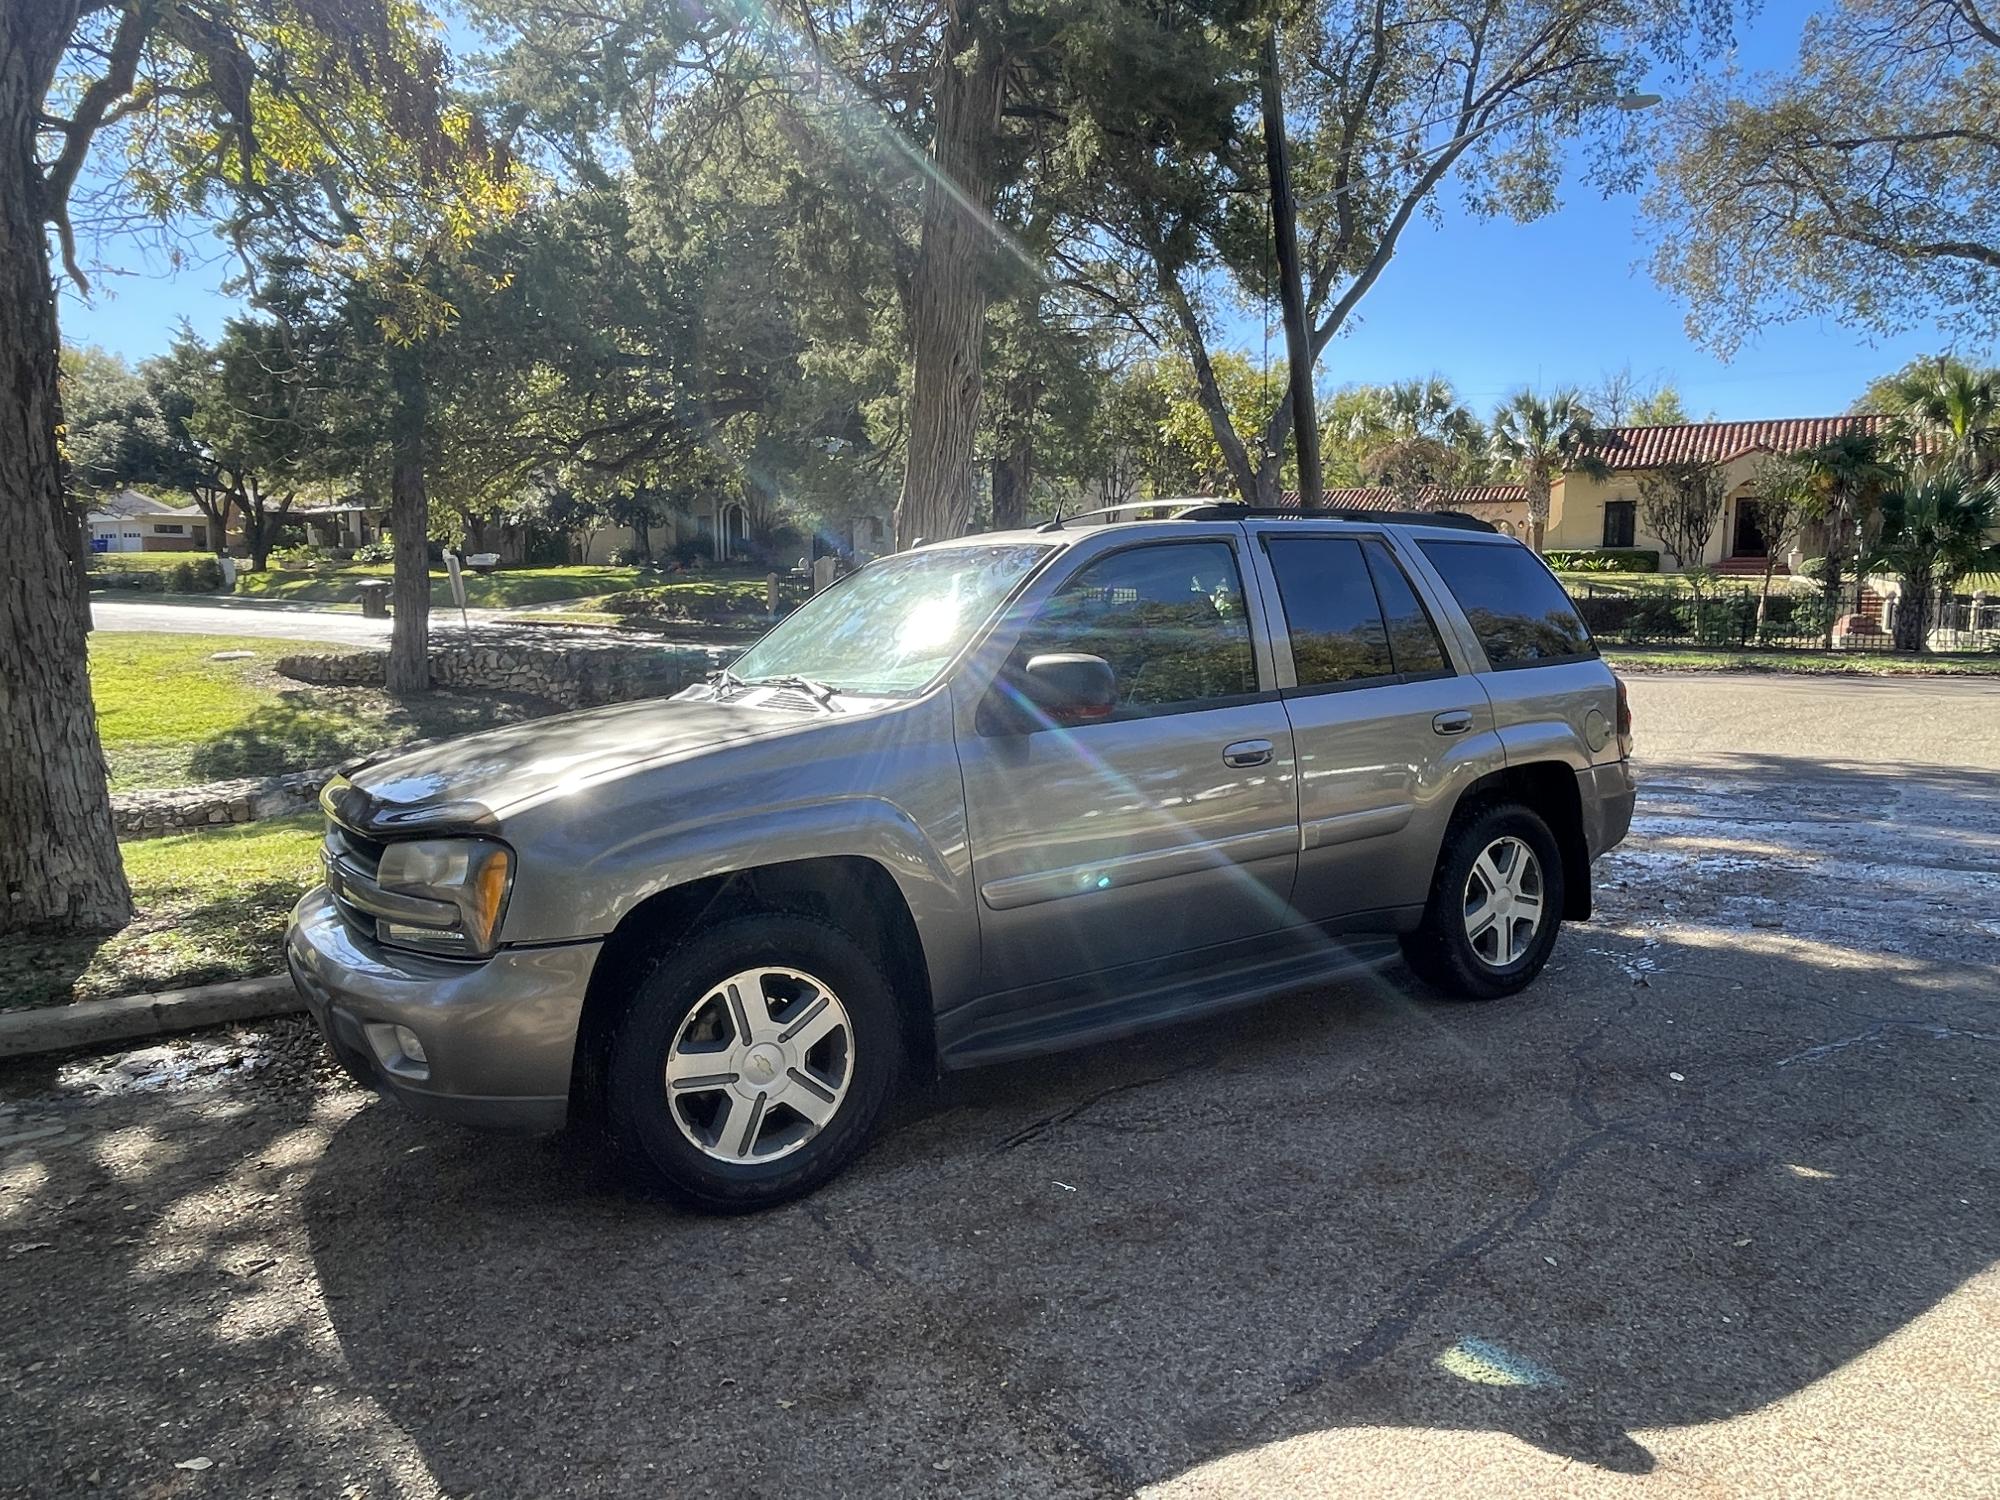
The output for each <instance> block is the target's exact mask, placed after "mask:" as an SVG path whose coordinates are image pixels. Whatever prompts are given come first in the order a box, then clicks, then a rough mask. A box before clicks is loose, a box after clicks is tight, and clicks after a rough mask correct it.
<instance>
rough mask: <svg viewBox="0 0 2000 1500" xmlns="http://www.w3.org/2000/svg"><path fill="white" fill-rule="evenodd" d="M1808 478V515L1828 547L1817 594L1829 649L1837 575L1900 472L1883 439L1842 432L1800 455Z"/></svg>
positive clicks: (1837, 603)
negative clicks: (1820, 596)
mask: <svg viewBox="0 0 2000 1500" xmlns="http://www.w3.org/2000/svg"><path fill="white" fill-rule="evenodd" d="M1799 458H1800V460H1801V461H1802V462H1803V463H1804V464H1805V466H1806V471H1807V474H1808V475H1809V476H1810V479H1809V482H1810V485H1811V490H1810V499H1809V500H1808V502H1807V514H1808V515H1809V516H1810V517H1811V518H1812V519H1813V520H1815V521H1817V522H1819V525H1820V531H1821V534H1822V536H1823V538H1824V540H1825V546H1826V572H1825V574H1824V576H1823V577H1822V579H1821V590H1822V593H1823V595H1824V598H1825V603H1826V610H1825V614H1826V624H1825V635H1824V639H1823V644H1824V645H1826V646H1827V647H1828V648H1829V649H1830V648H1831V647H1832V645H1833V625H1834V619H1835V617H1836V616H1837V615H1838V614H1839V613H1840V590H1841V583H1842V577H1841V570H1842V567H1843V565H1844V564H1845V562H1846V560H1847V557H1848V556H1849V554H1850V553H1853V552H1855V551H1856V550H1857V548H1858V545H1859V539H1860V535H1861V529H1862V524H1863V523H1864V522H1865V521H1866V520H1867V518H1868V514H1869V512H1871V511H1872V510H1873V509H1874V508H1875V507H1876V505H1877V504H1878V503H1879V502H1880V500H1881V497H1882V492H1883V491H1884V490H1886V489H1887V488H1888V487H1889V486H1890V485H1892V484H1895V483H1896V482H1897V481H1898V480H1899V479H1900V478H1901V477H1902V473H1901V471H1900V470H1899V469H1898V468H1897V467H1896V465H1895V464H1894V463H1892V462H1891V461H1890V459H1889V456H1888V452H1887V448H1886V446H1885V445H1884V443H1883V441H1882V439H1881V438H1880V437H1879V436H1877V435H1876V434H1875V433H1872V432H1861V431H1852V432H1843V433H1842V434H1841V435H1840V436H1839V437H1836V438H1829V439H1828V440H1827V441H1826V442H1824V443H1821V444H1820V445H1819V446H1818V447H1817V448H1809V449H1807V450H1806V451H1805V452H1804V453H1802V454H1800V455H1799Z"/></svg>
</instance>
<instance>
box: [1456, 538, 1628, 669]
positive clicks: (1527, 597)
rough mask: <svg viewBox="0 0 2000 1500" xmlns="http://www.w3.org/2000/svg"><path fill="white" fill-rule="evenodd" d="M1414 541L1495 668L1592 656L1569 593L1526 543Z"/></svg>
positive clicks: (1588, 634) (1528, 665)
mask: <svg viewBox="0 0 2000 1500" xmlns="http://www.w3.org/2000/svg"><path fill="white" fill-rule="evenodd" d="M1420 545H1421V546H1422V547H1423V549H1424V556H1426V557H1428V558H1429V559H1430V560H1431V563H1432V565H1433V566H1434V567H1436V569H1437V570H1438V572H1440V573H1442V574H1443V575H1444V581H1445V583H1446V584H1447V585H1448V586H1449V587H1450V589H1451V591H1452V593H1453V595H1454V596H1456V598H1457V599H1458V604H1459V608H1461V609H1463V610H1464V611H1465V617H1466V619H1468V620H1469V621H1471V622H1472V631H1473V634H1474V635H1476V636H1478V637H1479V644H1480V645H1482V646H1484V647H1485V648H1486V659H1487V660H1488V661H1489V662H1491V663H1492V664H1493V665H1494V666H1495V667H1532V666H1536V665H1538V664H1540V663H1545V662H1556V661H1577V660H1579V659H1581V658H1585V657H1591V656H1595V655H1596V654H1597V648H1596V647H1595V646H1594V645H1592V644H1591V640H1590V632H1589V631H1588V630H1586V629H1584V627H1583V621H1582V620H1581V619H1579V618H1578V617H1577V613H1576V606H1575V605H1573V604H1571V603H1570V600H1569V595H1568V594H1565V593H1564V592H1563V590H1562V585H1561V584H1559V583H1557V582H1556V581H1555V578H1554V576H1553V575H1552V574H1551V573H1550V572H1549V570H1548V569H1547V568H1545V567H1543V566H1542V560H1541V559H1540V558H1538V557H1536V556H1535V554H1534V553H1532V552H1530V551H1529V550H1528V549H1527V548H1526V547H1519V546H1507V545H1498V546H1496V545H1494V544H1492V543H1489V542H1445V541H1432V542H1423V543H1420Z"/></svg>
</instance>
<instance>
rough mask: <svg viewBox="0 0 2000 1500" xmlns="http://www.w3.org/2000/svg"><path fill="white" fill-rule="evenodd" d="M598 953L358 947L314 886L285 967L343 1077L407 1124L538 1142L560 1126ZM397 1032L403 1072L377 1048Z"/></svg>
mask: <svg viewBox="0 0 2000 1500" xmlns="http://www.w3.org/2000/svg"><path fill="white" fill-rule="evenodd" d="M602 947H603V944H602V943H601V942H599V941H597V940H594V939H593V940H591V941H588V942H581V943H564V944H560V945H557V946H552V947H546V948H518V949H502V950H501V951H500V952H499V953H497V954H495V955H494V956H493V957H492V958H489V959H487V960H485V961H484V962H481V963H459V962H452V961H450V960H446V959H432V958H425V957H423V956H421V955H418V954H411V953H399V952H396V951H394V950H392V949H388V948H384V947H381V946H380V945H378V944H377V943H375V942H374V941H373V940H372V939H370V938H367V937H365V936H363V935H362V934H361V933H359V932H357V931H356V930H355V929H354V927H353V926H351V925H350V924H349V923H348V922H347V921H346V919H344V918H343V917H342V916H341V915H340V912H339V910H338V909H337V908H336V907H335V906H334V902H333V897H332V896H331V895H330V894H329V893H328V892H327V889H326V887H325V886H316V887H314V888H313V889H312V890H310V891H308V892H307V893H306V895H305V897H304V898H303V899H302V900H301V901H300V902H299V904H298V906H297V907H296V908H295V909H294V910H293V912H292V924H291V929H290V931H289V932H287V933H286V936H285V957H286V960H287V962H288V963H289V964H290V966H291V971H292V982H293V983H294V984H295V985H297V986H298V990H299V994H300V996H301V997H303V998H304V1000H305V1003H306V1008H307V1009H308V1010H310V1011H311V1012H312V1013H313V1018H314V1019H315V1020H317V1021H318V1022H319V1024H320V1029H321V1030H322V1031H324V1032H325V1033H326V1037H327V1040H328V1042H329V1043H330V1044H331V1045H332V1047H333V1050H334V1054H335V1055H336V1056H337V1057H338V1058H339V1059H340V1061H341V1064H342V1065H343V1066H344V1067H346V1069H347V1070H348V1071H349V1072H350V1073H352V1074H354V1075H355V1077H356V1078H358V1079H360V1080H361V1081H362V1082H363V1083H366V1084H367V1085H369V1087H371V1088H374V1089H376V1090H378V1091H379V1092H381V1093H382V1094H384V1095H386V1096H388V1097H390V1098H393V1099H396V1100H399V1101H400V1102H402V1103H403V1104H406V1105H408V1106H409V1107H410V1108H411V1109H413V1110H415V1111H416V1112H417V1113H418V1114H422V1115H429V1116H431V1117H433V1118H436V1119H443V1120H453V1121H456V1122H458V1123H460V1124H465V1125H477V1126H482V1127H485V1128H489V1129H498V1130H518V1131H531V1132H547V1131H553V1130H560V1129H561V1128H562V1126H563V1124H564V1122H565V1120H566V1119H567V1118H568V1113H569V1086H570V1071H571V1067H572V1065H573V1063H574V1061H575V1057H576V1032H577V1023H578V1020H579V1018H580V1017H581V1016H582V1014H583V997H584V991H585V989H586V988H587V987H588V985H589V983H590V973H591V969H592V968H593V967H594V966H595V964H596V962H597V954H598V950H599V949H601V948H602ZM396 1026H405V1027H408V1028H409V1029H410V1031H412V1032H414V1033H415V1034H416V1037H417V1039H418V1041H420V1042H421V1043H422V1044H423V1051H424V1062H423V1063H422V1064H421V1065H418V1064H414V1063H412V1062H410V1061H409V1060H408V1059H407V1058H404V1057H402V1056H401V1055H400V1053H399V1052H398V1051H397V1049H396V1048H395V1046H394V1044H393V1042H389V1041H387V1038H388V1037H389V1036H391V1035H392V1033H391V1032H390V1030H389V1028H392V1027H396Z"/></svg>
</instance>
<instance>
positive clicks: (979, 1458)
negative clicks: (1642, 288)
mask: <svg viewBox="0 0 2000 1500" xmlns="http://www.w3.org/2000/svg"><path fill="white" fill-rule="evenodd" d="M1634 698H1635V704H1636V709H1637V716H1638V733H1639V737H1640V744H1641V748H1642V753H1643V755H1644V758H1645V767H1644V771H1645V778H1646V790H1645V794H1644V798H1643V803H1642V809H1641V817H1640V821H1639V824H1638V827H1637V829H1636V830H1635V835H1634V838H1633V840H1632V841H1631V842H1630V843H1629V844H1628V845H1627V846H1626V847H1625V848H1624V849H1623V850H1621V851H1620V852H1618V853H1617V854H1615V855H1614V856H1613V857H1611V858H1610V859H1609V860H1607V861H1606V863H1605V864H1604V865H1603V866H1602V867H1601V869H1600V882H1601V890H1600V898H1601V899H1600V907H1601V910H1600V916H1599V918H1598V920H1597V921H1595V922H1593V923H1591V924H1589V925H1588V926H1583V927H1576V928H1572V929H1570V931H1569V932H1568V934H1567V936H1566V937H1565V938H1564V940H1563V943H1562V945H1561V947H1560V948H1559V949H1558V952H1557V956H1556V960H1555V962H1554V964H1553V965H1552V967H1551V969H1550V971H1549V973H1548V975H1547V977H1546V978H1545V979H1544V980H1543V982H1542V983H1541V984H1540V985H1539V986H1537V987H1536V988H1535V989H1534V990H1533V991H1531V992H1530V993H1529V994H1528V995H1526V996H1523V997H1521V998H1520V999H1518V1000H1516V1001H1513V1002H1503V1003H1500V1004H1497V1005H1491V1006H1463V1005H1451V1004H1445V1003H1441V1002H1438V1001H1435V1000H1431V999H1428V998H1424V997H1422V996H1420V995H1417V994H1414V993H1411V992H1409V991H1406V989H1405V988H1403V986H1402V984H1401V983H1400V982H1399V981H1400V978H1401V976H1400V975H1390V976H1386V977H1385V978H1384V979H1383V980H1381V981H1378V982H1372V983H1369V984H1365V985H1358V986H1354V987H1350V988H1343V989H1337V990H1327V991H1322V992H1316V993H1310V994H1301V995H1295V996H1291V997H1288V998H1285V999H1282V1000H1279V1001H1275V1002H1273V1003H1271V1004H1268V1005H1266V1006H1264V1007H1262V1008H1259V1009H1256V1010H1252V1011H1249V1012H1245V1013H1239V1014H1238V1015H1236V1016H1233V1017H1229V1018H1226V1019H1222V1020H1218V1021H1214V1022H1210V1023H1206V1024H1202V1025H1197V1026H1191V1027H1184V1028H1180V1029H1177V1030H1174V1031H1171V1032H1167V1033H1162V1034H1155V1035H1153V1036H1150V1037H1146V1038H1143V1039H1139V1040H1135V1041H1132V1042H1128V1043H1122V1044H1118V1045H1115V1046H1108V1047H1103V1048H1100V1049H1097V1050H1094V1051H1090V1052H1085V1053H1081V1054H1075V1055H1070V1056H1066V1057H1062V1058H1056V1059H1050V1060H1046V1061H1040V1062H1032V1063H1026V1064H1021V1065H1018V1066H1011V1067H1004V1068H996V1069H990V1070H987V1071H984V1072H979V1073H975V1074H969V1075H960V1076H957V1077H954V1078H952V1079H950V1080H948V1081H947V1082H946V1083H945V1084H943V1085H941V1086H939V1087H938V1088H937V1089H935V1090H934V1091H932V1092H931V1093H929V1094H928V1095H926V1096H924V1097H922V1098H920V1099H915V1100H913V1101H911V1102H910V1104H909V1105H908V1106H907V1108H905V1109H904V1110H903V1111H902V1113H901V1116H900V1118H899V1120H898V1121H897V1123H896V1125H895V1127H894V1128H893V1130H892V1131H891V1133H890V1134H889V1136H888V1138H887V1139H886V1140H885V1141H884V1142H883V1143H882V1144H881V1145H880V1146H879V1147H878V1148H877V1149H876V1150H875V1151H874V1152H873V1153H872V1154H871V1155H869V1156H868V1157H866V1158H865V1159H864V1160H863V1161H862V1162H861V1163H860V1164H859V1165H858V1167H857V1168H856V1169H854V1170H853V1171H851V1172H850V1173H849V1174H848V1175H847V1176H846V1177H845V1178H844V1179H842V1180H840V1181H839V1182H837V1183H835V1184H834V1185H833V1186H831V1187H830V1188H828V1189H827V1190H825V1191H824V1192H822V1193H821V1194H819V1195H818V1196H817V1197H815V1198H813V1199H812V1200H810V1201H809V1202H807V1203H804V1204H801V1205H795V1206H793V1207H790V1208H787V1209H783V1210H780V1211H777V1212H774V1213H770V1214H765V1215H761V1216H758V1217H755V1218H746V1219H734V1220H717V1219H700V1218H691V1217H687V1216H683V1215H681V1214H679V1213H677V1212H675V1211H674V1210H672V1209H671V1208H668V1207H666V1206H664V1205H662V1204H660V1203H657V1202H655V1201H652V1200H650V1199H648V1198H645V1197H642V1196H639V1195H635V1194H633V1193H631V1192H629V1191H627V1190H626V1189H624V1188H623V1187H621V1186H620V1185H619V1184H617V1183H616V1182H613V1181H609V1180H607V1179H606V1177H605V1176H604V1174H603V1173H602V1171H601V1170H600V1168H599V1167H598V1165H597V1163H596V1161H595V1160H594V1158H593V1157H592V1156H591V1155H590V1154H589V1153H588V1152H587V1151H585V1150H583V1149H582V1148H581V1147H579V1146H577V1145H574V1144H569V1143H563V1142H553V1143H551V1142H533V1141H528V1142H520V1141H506V1140H494V1139H490V1138H486V1137H482V1136H477V1135H473V1134H469V1133H464V1132H460V1131H457V1130H453V1129H450V1128H446V1127H441V1126H427V1125H424V1124H421V1123H419V1122H416V1121H414V1120H411V1119H408V1118H406V1117H404V1116H402V1115H401V1114H399V1113H397V1112H395V1111H394V1110H393V1109H392V1108H390V1107H389V1106H385V1105H382V1104H378V1103H375V1102H373V1101H371V1100H370V1099H368V1098H366V1097H365V1096H363V1095H361V1094H359V1093H357V1092H356V1091H354V1090H353V1089H351V1088H349V1087H346V1086H344V1085H343V1084H341V1083H340V1082H338V1081H336V1080H334V1079H332V1078H330V1077H328V1076H326V1075H325V1073H324V1072H323V1071H322V1070H320V1069H318V1068H317V1066H316V1063H315V1058H316V1055H317V1054H316V1052H315V1051H314V1050H313V1049H312V1047H311V1045H310V1039H309V1038H308V1037H306V1036H304V1034H303V1032H302V1030H301V1029H300V1028H297V1027H294V1026H289V1025H288V1026H281V1027H277V1028H273V1029H268V1030H264V1031H261V1032H251V1033H244V1034H242V1035H241V1036H239V1037H236V1038H221V1039H218V1038H215V1037H210V1038H206V1039H203V1040H202V1041H201V1042H199V1043H195V1044H183V1045H180V1046H177V1047H173V1048H168V1049H157V1050H155V1051H152V1052H149V1053H145V1054H137V1055H133V1056H128V1057H126V1058H123V1059H121V1058H109V1059H95V1060H90V1061H88V1062H85V1063H71V1064H67V1065H64V1066H62V1067H54V1066H50V1065H46V1064H45V1065H42V1066H41V1067H39V1068H36V1069H29V1068H25V1067H15V1068H14V1069H12V1070H11V1071H8V1072H5V1073H0V1257H3V1258H4V1273H3V1274H0V1330H4V1332H0V1390H4V1391H5V1392H6V1410H7V1418H6V1421H5V1423H4V1425H0V1492H6V1493H20V1494H51V1493H58V1492H60V1493H76V1492H80V1491H85V1490H86V1489H87V1488H89V1487H92V1486H95V1487H97V1489H99V1490H101V1491H103V1492H108V1493H115V1494H145V1495H182V1494H186V1495H198V1494H252V1493H254V1494H259V1495H266V1494H271V1495H277V1494H310V1495H371V1496H372V1495H384V1496H388V1495H396V1496H405V1495H408V1496H430V1495H440V1494H448V1495H452V1496H463V1495H467V1494H474V1493H477V1494H493V1495H505V1494H533V1495H561V1494H604V1495H612V1494H617V1495H632V1494H644V1495H683V1494H686V1495H694V1494H719V1495H745V1494H755V1495H766V1494H769V1495H777V1494H794V1495H833V1494H856V1495H877V1494H887V1493H894V1494H929V1495H939V1496H947V1495H949V1496H959V1495H988V1494H993V1495H1002V1494H1004V1495H1021V1494H1030V1495H1037V1496H1041V1495H1106V1494H1120V1493H1127V1492H1132V1491H1149V1492H1156V1493H1160V1494H1166V1495H1189V1496H1194V1495H1202V1496H1209V1495H1232V1496H1233V1495H1242V1496H1251V1495H1256V1496H1266V1495H1271V1494H1274V1493H1279V1494H1325V1495H1337V1494H1338V1495H1345V1494H1352V1493H1356V1492H1365V1493H1394V1494H1397V1495H1410V1494H1453V1493H1465V1492H1470V1491H1477V1492H1479V1493H1481V1494H1484V1495H1493V1494H1517V1493H1547V1494H1558V1493H1560V1494H1564V1495H1572V1494H1578V1493H1593V1494H1594V1493H1607V1494H1617V1493H1623V1492H1626V1491H1631V1492H1635V1493H1636V1492H1641V1491H1659V1492H1662V1493H1665V1492H1667V1491H1669V1490H1673V1491H1680V1490H1690V1489H1698V1490H1701V1491H1702V1492H1704V1493H1753V1492H1754V1493H1759V1494H1786V1495H1799V1496H1808V1495H1810V1496H1819V1495H1824V1494H1829V1493H1835V1492H1839V1493H1848V1494H1881V1495H1892V1494H1893V1495H1899V1496H1901V1495H1911V1494H1925V1495H1937V1494H1966V1495H1971V1494H1975V1493H1984V1494H1990V1493H1992V1490H1991V1485H1992V1482H1993V1475H1994V1474H1995V1473H1996V1472H2000V1423H1996V1422H1995V1421H1994V1410H1995V1393H1996V1391H2000V1353H1996V1351H2000V1339H1996V1338H1995V1333H1996V1331H2000V1274H1996V1273H1995V1271H1994V1270H1993V1269H1992V1268H1993V1266H1994V1262H1995V1259H1996V1257H2000V1194H1996V1188H2000V1181H1997V1180H1996V1178H1997V1177H2000V1167H1996V1163H2000V1150H1996V1147H2000V1129H1996V1102H2000V1089H1996V1063H2000V1046H1996V1043H2000V1014H1996V1010H2000V963H1996V960H2000V774H1996V770H2000V744H1996V736H1995V735H1994V733H1993V730H1994V726H1995V725H2000V685H1989V684H1984V683H1949V684H1931V683H1908V682H1897V683H1879V684H1878V683H1874V682H1863V683H1844V682H1841V683H1828V682H1818V681H1813V682H1801V681H1774V680H1770V679H1727V680H1711V679H1652V680H1643V681H1640V682H1638V683H1636V684H1635V688H1634Z"/></svg>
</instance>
